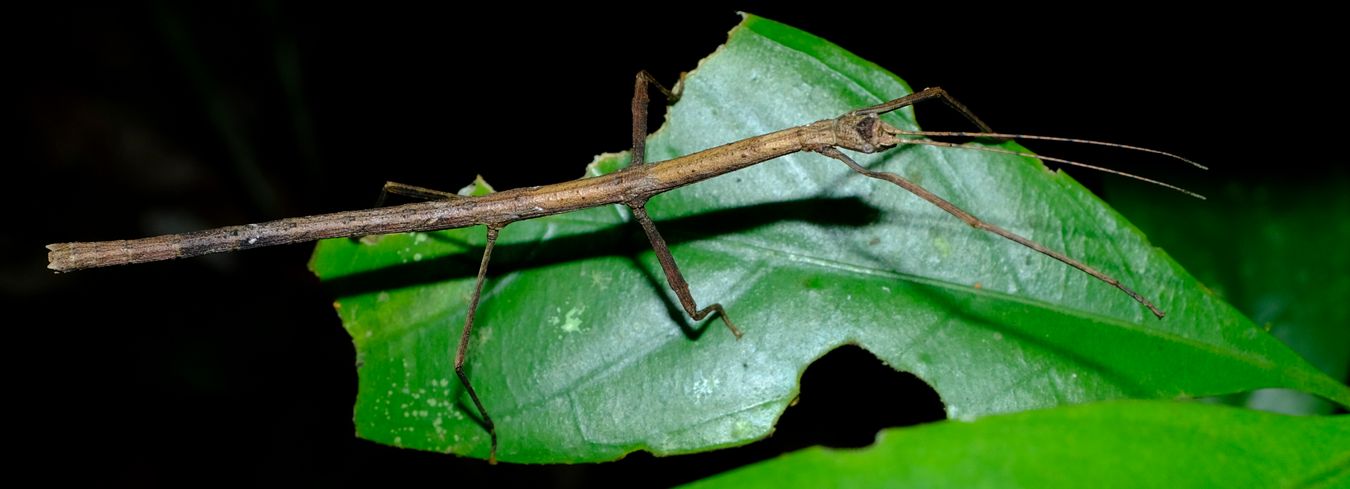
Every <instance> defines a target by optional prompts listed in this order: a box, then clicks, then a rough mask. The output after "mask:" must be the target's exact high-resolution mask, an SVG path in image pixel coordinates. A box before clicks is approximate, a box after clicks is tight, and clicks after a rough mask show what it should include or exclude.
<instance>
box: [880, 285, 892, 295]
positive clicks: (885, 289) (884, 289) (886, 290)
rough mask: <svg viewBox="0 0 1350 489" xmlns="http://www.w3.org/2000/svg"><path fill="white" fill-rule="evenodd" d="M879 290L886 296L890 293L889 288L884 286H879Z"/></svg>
mask: <svg viewBox="0 0 1350 489" xmlns="http://www.w3.org/2000/svg"><path fill="white" fill-rule="evenodd" d="M881 290H882V291H884V292H886V293H887V294H889V293H891V288H890V287H887V286H885V285H883V286H881Z"/></svg>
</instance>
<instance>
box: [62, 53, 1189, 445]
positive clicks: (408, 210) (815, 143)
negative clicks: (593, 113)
mask: <svg viewBox="0 0 1350 489" xmlns="http://www.w3.org/2000/svg"><path fill="white" fill-rule="evenodd" d="M652 90H655V91H658V92H659V93H661V94H663V95H664V96H665V97H666V98H667V99H668V100H671V101H674V100H675V99H677V98H678V95H677V94H676V93H673V92H672V91H671V90H669V89H667V88H666V87H664V86H662V85H661V84H660V83H658V82H656V80H655V79H654V78H653V77H652V76H650V75H649V74H647V73H646V72H640V73H639V74H638V75H637V77H636V78H635V83H634V92H633V98H632V105H631V112H632V153H631V154H632V157H631V162H630V165H629V166H628V167H627V168H625V169H623V170H621V171H618V172H615V173H611V174H607V175H603V176H598V177H593V178H585V179H580V180H573V181H568V182H562V183H557V184H552V185H545V186H539V187H527V188H519V189H513V190H506V191H502V192H497V193H493V194H489V195H484V196H479V197H461V196H458V195H456V194H453V193H448V192H441V191H437V190H432V189H425V188H421V187H415V186H411V185H404V184H398V183H392V182H391V183H388V184H386V185H385V187H384V189H383V191H384V192H383V193H382V196H383V195H384V194H389V193H392V194H398V195H403V196H407V197H412V198H415V199H423V200H424V201H422V202H414V203H409V204H403V205H398V206H392V207H377V208H373V209H365V210H356V211H347V212H338V213H331V214H322V215H315V216H305V217H295V218H288V219H281V220H276V221H270V222H264V223H258V224H248V225H242V226H230V227H223V228H216V229H210V230H204V231H197V232H192V233H184V234H171V235H164V236H156V237H150V238H143V239H135V240H119V241H102V242H76V243H58V244H51V245H48V246H47V248H48V249H49V250H50V253H49V261H50V263H49V265H48V267H49V268H51V269H52V270H55V271H58V272H68V271H74V270H80V269H85V268H95V267H104V266H111V265H120V264H132V263H144V262H151V261H159V260H168V259H175V258H187V257H193V256H199V255H205V254H209V253H218V252H224V251H234V250H244V249H251V248H257V247H262V246H271V245H280V244H290V243H300V242H308V241H314V240H319V239H326V238H337V237H354V236H367V235H375V234H389V233H399V232H410V231H434V230H442V229H451V228H460V227H467V226H475V225H484V226H485V227H486V233H487V241H486V245H485V247H484V250H483V255H482V259H481V261H480V263H479V267H478V271H477V276H476V280H475V283H474V288H473V292H472V295H471V298H470V303H469V305H468V312H467V315H466V317H465V320H464V324H463V327H462V330H461V332H460V335H459V340H458V343H457V345H456V346H455V348H454V352H453V357H454V370H455V374H456V376H457V377H458V378H459V381H460V383H461V384H462V385H463V387H464V389H465V391H466V392H467V393H468V395H469V398H470V399H471V400H472V401H473V404H474V407H475V408H476V410H477V412H478V415H479V416H480V420H481V424H482V426H483V427H484V429H485V430H486V431H487V432H488V434H489V435H490V437H491V450H490V452H489V462H493V463H495V461H496V454H497V448H498V443H497V431H496V427H495V425H494V423H493V421H492V418H491V416H490V415H489V413H488V409H487V407H486V406H484V404H483V403H482V402H481V400H480V398H479V396H478V394H477V392H476V391H475V390H474V387H473V385H472V383H471V382H470V380H469V377H468V375H467V374H466V372H465V370H464V364H465V361H466V358H467V356H468V353H469V351H468V349H469V344H470V342H469V340H470V338H471V334H472V331H473V326H474V315H475V313H476V311H477V309H478V305H479V301H480V298H481V295H482V289H483V285H484V282H485V279H486V275H487V269H488V265H489V263H490V261H491V258H492V252H493V248H494V246H495V244H496V241H497V237H498V235H499V233H500V232H501V230H502V229H503V228H504V227H506V226H508V225H510V224H511V223H514V222H517V221H521V220H526V219H532V218H536V217H542V216H549V215H554V214H561V213H565V212H569V211H574V210H579V209H585V208H590V207H597V206H602V205H610V204H619V205H623V206H625V207H628V208H629V209H630V210H631V213H632V216H633V219H634V220H636V221H637V222H638V224H639V225H640V226H641V227H642V230H643V232H644V233H645V235H646V236H647V238H648V240H649V241H650V243H651V246H652V248H653V250H654V251H655V253H656V257H657V259H658V261H659V263H660V266H661V268H662V271H663V272H664V274H665V276H666V280H667V283H668V285H669V286H670V288H671V290H672V291H673V292H674V293H675V294H676V296H677V297H678V299H679V302H680V306H681V307H682V308H683V309H684V311H685V313H686V314H688V315H689V317H691V318H692V319H694V320H702V319H704V318H707V317H710V316H713V315H715V316H716V317H717V318H718V319H720V320H721V321H722V323H723V324H724V325H725V326H726V328H727V329H728V331H729V332H730V333H731V334H732V335H734V336H735V337H736V338H738V339H739V338H740V337H741V336H742V332H741V330H740V329H739V328H737V327H736V325H735V323H734V322H733V321H732V319H731V317H730V315H729V314H728V313H727V311H726V309H725V308H724V307H723V306H722V305H721V304H720V303H716V302H714V303H711V304H707V305H705V306H704V307H699V303H698V302H697V301H696V300H695V298H694V297H693V296H692V294H691V293H690V288H689V284H688V282H687V281H686V280H685V278H684V275H683V274H682V273H681V271H680V269H679V267H678V265H677V263H676V260H675V258H674V256H673V255H672V254H671V252H670V249H669V247H668V246H667V244H666V241H665V239H664V238H663V237H662V235H661V233H660V232H659V231H658V230H657V227H656V225H655V223H654V222H653V221H652V219H651V217H650V216H649V215H648V214H647V211H646V207H645V206H646V203H647V201H648V200H649V199H650V198H651V197H653V196H655V195H658V194H661V193H663V192H666V191H669V190H672V189H675V188H679V187H682V186H685V185H689V184H692V183H696V182H699V181H702V180H706V179H709V178H712V177H715V176H718V175H722V174H726V173H729V172H732V171H735V170H739V169H742V168H746V167H749V166H752V165H756V164H759V163H763V162H766V161H770V160H773V159H775V158H778V157H781V156H785V155H789V154H793V153H797V152H814V153H818V154H821V155H824V156H827V157H829V158H832V159H835V160H838V161H840V162H841V163H842V164H844V165H846V166H848V167H849V168H850V169H852V170H853V171H854V172H857V173H860V174H862V175H863V176H866V177H870V178H874V179H877V180H882V181H886V182H890V183H891V184H894V185H896V186H899V187H901V188H903V189H905V190H907V191H909V192H911V193H913V194H915V195H916V196H918V197H920V198H922V199H924V200H926V201H928V202H930V203H932V204H933V205H936V206H937V207H939V208H941V209H942V210H943V211H945V212H947V213H948V214H951V215H952V216H954V217H956V218H957V219H960V220H961V221H962V222H965V223H966V224H968V225H970V226H971V227H973V228H976V229H980V230H984V231H987V232H990V233H993V234H995V235H998V236H1000V237H1003V238H1006V239H1008V240H1011V241H1013V242H1015V243H1017V244H1020V245H1022V246H1025V247H1027V248H1030V249H1032V250H1034V251H1036V252H1039V253H1041V254H1044V255H1046V256H1049V257H1050V258H1053V259H1055V260H1058V261H1060V262H1062V263H1064V264H1065V265H1068V266H1070V267H1073V268H1075V269H1077V270H1079V271H1081V272H1083V273H1086V274H1088V275H1090V276H1092V277H1094V278H1096V279H1098V280H1100V281H1102V282H1104V283H1106V284H1108V285H1110V286H1112V287H1115V288H1116V289H1118V290H1119V291H1121V292H1122V293H1124V294H1126V295H1127V296H1128V297H1130V298H1131V299H1133V300H1134V301H1136V302H1138V303H1139V304H1140V305H1141V306H1142V307H1145V308H1147V309H1148V310H1149V311H1150V312H1151V313H1152V314H1153V315H1155V316H1157V317H1158V318H1162V317H1163V316H1164V312H1163V311H1162V310H1161V309H1160V308H1159V307H1157V306H1156V305H1155V304H1153V302H1151V301H1150V300H1149V299H1147V298H1145V297H1143V296H1142V295H1140V294H1139V293H1137V292H1135V291H1134V290H1132V289H1131V288H1130V287H1128V286H1126V285H1125V284H1122V283H1121V282H1120V281H1119V280H1117V279H1115V278H1113V277H1111V276H1109V275H1107V274H1105V273H1103V272H1101V271H1099V270H1097V269H1095V268H1093V267H1092V266H1089V265H1087V264H1085V263H1083V262H1080V261H1078V260H1076V259H1074V258H1071V257H1069V256H1067V255H1065V254H1063V253H1061V252H1059V251H1056V250H1052V249H1049V248H1046V247H1045V246H1042V245H1040V244H1039V243H1036V242H1034V241H1032V240H1030V239H1027V238H1025V237H1022V236H1020V235H1018V234H1015V233H1013V232H1011V231H1008V230H1006V229H1003V228H1001V227H998V226H996V225H993V224H990V223H988V222H985V221H983V220H981V219H979V218H978V217H976V216H975V215H973V214H971V213H969V212H967V211H965V210H962V209H960V208H958V207H957V206H955V205H954V204H952V203H951V202H949V201H947V200H945V199H943V198H942V197H940V196H938V195H936V194H933V193H932V192H929V191H928V190H927V189H925V188H923V187H922V186H920V185H918V184H916V183H914V182H913V181H910V180H908V179H905V178H904V177H902V176H900V175H898V174H895V173H889V172H884V171H874V170H870V169H868V168H866V167H863V166H862V165H860V164H858V163H857V162H856V161H854V159H853V158H852V157H850V156H849V155H848V154H846V153H844V152H843V151H842V150H849V151H854V152H858V153H864V154H867V153H875V152H880V151H885V150H888V149H891V148H895V147H898V146H903V145H931V146H952V143H947V142H942V141H935V140H931V139H925V137H928V136H970V137H987V138H999V139H1007V138H1020V139H1041V140H1053V141H1069V142H1078V143H1086V144H1097V145H1105V146H1111V147H1115V148H1121V149H1127V150H1136V151H1144V152H1149V153H1155V154H1160V155H1163V156H1167V157H1171V158H1176V159H1179V160H1182V161H1186V162H1188V163H1191V164H1192V165H1195V166H1199V165H1198V164H1195V163H1193V162H1190V161H1189V160H1186V159H1184V158H1181V157H1179V156H1175V155H1172V154H1169V153H1164V152H1161V151H1156V150H1152V149H1147V148H1139V147H1134V146H1126V145H1120V144H1114V143H1103V142H1097V141H1086V140H1077V139H1067V138H1053V137H1042V136H1025V135H1018V134H1005V133H997V132H994V131H993V130H992V129H991V128H990V127H989V126H988V125H987V124H985V123H984V122H983V121H981V120H980V119H979V118H978V117H976V116H975V115H974V114H973V113H972V112H971V111H970V110H969V109H967V108H966V107H965V106H964V105H962V104H961V103H959V102H958V101H957V100H956V99H954V98H953V97H952V96H950V95H948V94H947V92H946V91H944V90H942V89H941V88H928V89H924V90H922V91H919V92H916V93H912V94H909V95H906V96H903V97H900V98H897V99H894V100H890V101H887V102H884V103H881V104H878V105H874V106H871V107H864V108H860V109H856V110H853V111H850V112H847V113H844V114H842V115H840V116H838V117H835V118H831V119H824V120H820V121H816V122H812V123H809V124H805V125H801V126H796V127H791V128H787V129H783V130H779V131H775V132H771V133H768V134H763V135H760V136H755V137H750V138H746V139H742V140H739V141H735V142H730V143H727V144H724V145H722V146H717V147H714V148H709V149H706V150H703V151H700V152H696V153H693V154H689V155H686V156H681V157H678V158H674V159H671V160H667V161H662V162H652V163H649V162H647V161H646V155H645V149H646V148H645V146H646V138H647V110H648V105H649V92H650V91H652ZM934 100H935V101H941V102H943V103H944V104H945V105H946V106H947V107H949V108H950V109H952V110H954V111H955V112H957V113H958V114H960V115H961V116H963V117H964V118H965V119H967V120H968V121H969V122H970V123H971V124H973V125H974V126H975V127H976V128H977V130H976V131H969V132H959V131H956V132H953V131H945V132H938V131H909V130H903V129H900V128H897V127H894V126H892V125H890V124H888V123H886V122H883V121H882V120H881V119H880V116H881V115H883V114H886V113H888V112H892V111H895V110H898V109H900V108H903V107H908V106H911V105H913V104H915V103H918V102H921V101H934ZM975 149H979V150H984V151H993V152H1004V153H1013V154H1019V155H1024V156H1034V155H1030V154H1025V153H1019V152H1016V151H1011V150H1004V149H998V148H975ZM1039 158H1041V159H1043V160H1047V161H1057V162H1060V163H1064V164H1069V165H1076V166H1084V167H1088V168H1092V169H1096V170H1102V171H1108V172H1112V173H1117V174H1122V175H1125V176H1127V177H1131V178H1137V179H1140V180H1144V181H1148V182H1150V183H1155V184H1158V185H1162V186H1165V187H1168V188H1173V189H1175V190H1179V191H1182V192H1186V191H1185V190H1182V189H1179V188H1176V187H1173V186H1171V185H1167V184H1165V183H1161V182H1157V181H1153V180H1149V179H1146V178H1142V177H1137V176H1134V175H1128V174H1123V173H1120V172H1115V171H1112V170H1107V169H1103V168H1100V167H1095V166H1091V165H1085V164H1082V163H1077V162H1073V161H1067V160H1062V159H1056V158H1048V157H1039ZM1201 168H1203V167H1201ZM1186 193H1188V194H1189V192H1186ZM1192 195H1194V194H1192ZM381 200H383V199H381ZM705 304H706V303H705Z"/></svg>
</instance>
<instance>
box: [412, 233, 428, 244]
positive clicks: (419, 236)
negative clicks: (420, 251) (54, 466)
mask: <svg viewBox="0 0 1350 489" xmlns="http://www.w3.org/2000/svg"><path fill="white" fill-rule="evenodd" d="M412 235H413V243H415V244H421V243H422V242H423V241H426V240H427V235H426V234H423V233H412Z"/></svg>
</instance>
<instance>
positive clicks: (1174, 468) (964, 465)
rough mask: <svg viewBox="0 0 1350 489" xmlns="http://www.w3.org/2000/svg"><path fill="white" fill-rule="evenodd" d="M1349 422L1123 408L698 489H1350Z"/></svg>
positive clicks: (1000, 423)
mask: <svg viewBox="0 0 1350 489" xmlns="http://www.w3.org/2000/svg"><path fill="white" fill-rule="evenodd" d="M1347 484H1350V417H1346V416H1337V417H1293V416H1285V415H1278V414H1269V413H1263V412H1259V411H1248V410H1244V409H1237V408H1232V407H1226V406H1213V405H1205V404H1189V403H1175V402H1164V401H1120V402H1112V403H1103V404H1092V405H1084V406H1070V407H1062V408H1056V409H1048V410H1042V411H1032V412H1026V413H1017V414H1010V415H1003V416H993V417H989V418H984V419H980V420H978V421H975V422H973V423H967V422H960V421H945V422H942V423H935V424H931V425H925V426H919V427H914V428H902V429H890V430H886V431H883V432H882V433H881V435H880V436H878V438H877V443H875V444H873V445H872V446H870V447H868V448H866V449H861V450H832V449H828V448H820V447H815V448H808V449H806V450H802V451H799V452H795V453H791V454H788V455H785V456H782V457H779V458H777V459H774V460H770V461H767V462H762V463H759V464H756V465H753V466H750V467H745V468H742V469H739V470H736V471H733V472H728V473H725V474H720V475H718V476H715V477H712V478H709V479H706V480H703V481H700V482H699V483H697V484H691V485H690V486H686V487H698V488H705V489H713V488H718V487H734V488H755V487H767V488H775V489H777V488H784V487H931V488H943V487H961V488H971V487H1036V488H1055V487H1083V486H1092V487H1102V488H1107V487H1173V488H1185V487H1206V488H1208V487H1271V488H1275V487H1326V488H1332V487H1346V485H1347Z"/></svg>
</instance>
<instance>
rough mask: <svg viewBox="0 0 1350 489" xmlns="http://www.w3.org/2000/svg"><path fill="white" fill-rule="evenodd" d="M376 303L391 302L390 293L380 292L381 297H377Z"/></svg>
mask: <svg viewBox="0 0 1350 489" xmlns="http://www.w3.org/2000/svg"><path fill="white" fill-rule="evenodd" d="M375 301H376V302H389V293H388V292H380V295H377V296H375Z"/></svg>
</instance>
